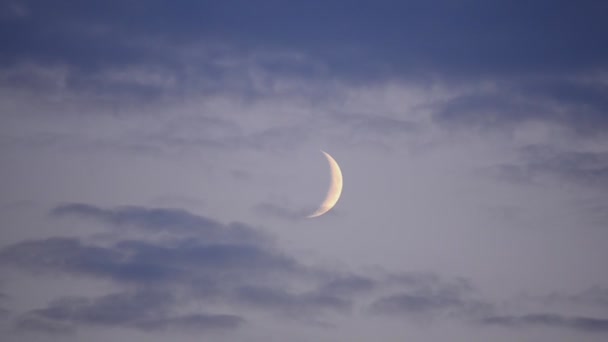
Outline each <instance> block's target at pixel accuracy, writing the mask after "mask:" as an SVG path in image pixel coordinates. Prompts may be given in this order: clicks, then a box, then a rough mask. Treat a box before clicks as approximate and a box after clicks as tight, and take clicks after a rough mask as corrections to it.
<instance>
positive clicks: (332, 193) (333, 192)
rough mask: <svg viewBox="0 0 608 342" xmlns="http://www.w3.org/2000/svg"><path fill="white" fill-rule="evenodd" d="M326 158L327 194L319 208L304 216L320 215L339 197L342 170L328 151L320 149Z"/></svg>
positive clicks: (336, 201) (331, 206) (333, 204)
mask: <svg viewBox="0 0 608 342" xmlns="http://www.w3.org/2000/svg"><path fill="white" fill-rule="evenodd" d="M321 152H323V154H324V155H325V158H327V161H328V162H329V169H330V171H331V184H330V186H329V190H328V191H327V195H326V196H325V200H324V201H323V203H321V206H319V209H317V210H315V212H313V213H312V214H310V215H308V216H306V217H307V218H313V217H317V216H321V215H323V214H325V213H326V212H328V211H330V210H331V208H333V207H334V206H335V205H336V203H338V200H339V199H340V195H341V194H342V171H340V166H339V165H338V163H337V162H336V160H335V159H334V158H333V157H332V156H330V155H329V153H327V152H325V151H323V150H321Z"/></svg>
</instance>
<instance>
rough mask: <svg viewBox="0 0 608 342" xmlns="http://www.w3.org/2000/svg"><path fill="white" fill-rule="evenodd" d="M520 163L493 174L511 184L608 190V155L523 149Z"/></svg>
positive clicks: (538, 147)
mask: <svg viewBox="0 0 608 342" xmlns="http://www.w3.org/2000/svg"><path fill="white" fill-rule="evenodd" d="M519 152H520V162H518V163H505V164H500V165H497V166H495V167H492V168H491V169H490V170H488V171H489V172H490V174H493V175H494V176H496V177H498V178H501V179H505V180H508V181H515V182H525V183H539V182H540V183H542V182H544V181H546V180H548V179H553V180H558V181H564V180H565V181H568V182H572V183H575V184H579V185H583V186H591V187H600V188H603V187H606V186H608V152H603V151H594V152H587V151H584V152H581V151H568V150H560V149H556V148H553V147H550V146H546V145H530V146H526V147H524V148H521V149H520V151H519Z"/></svg>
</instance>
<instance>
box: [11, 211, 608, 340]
mask: <svg viewBox="0 0 608 342" xmlns="http://www.w3.org/2000/svg"><path fill="white" fill-rule="evenodd" d="M52 216H53V217H55V218H58V219H59V218H63V219H65V218H69V217H72V218H79V219H86V220H92V221H96V222H100V223H103V224H104V225H107V226H109V227H108V228H109V229H112V227H114V228H117V227H122V228H124V227H127V226H129V227H131V228H133V229H136V230H137V231H146V232H150V231H153V232H158V231H166V232H174V234H168V235H167V236H165V237H163V238H162V239H143V238H142V239H140V240H134V239H127V238H124V237H123V235H122V234H121V233H118V234H117V235H116V236H115V237H114V238H113V239H114V241H104V242H102V241H99V240H93V241H89V240H87V239H85V238H76V237H53V238H47V239H37V240H25V241H21V242H17V243H14V244H11V245H8V246H5V247H4V248H2V249H1V250H0V263H1V264H2V265H3V266H10V267H13V268H15V269H17V270H21V271H29V272H33V273H35V274H36V275H38V276H44V274H45V273H48V272H51V273H55V274H69V275H76V276H80V277H87V278H93V279H95V278H103V279H111V280H113V281H114V283H115V285H116V286H118V288H119V289H121V292H115V293H110V294H105V295H101V296H97V297H82V296H67V297H60V298H57V299H55V300H52V301H51V302H49V303H48V305H46V306H44V307H42V308H39V309H34V310H29V311H27V312H24V313H17V314H16V316H13V317H16V319H15V320H14V328H15V329H17V330H18V331H22V332H26V331H37V332H40V333H45V334H64V333H70V332H74V331H76V330H78V329H79V328H82V327H88V326H115V327H126V328H132V329H137V330H142V331H156V330H168V331H171V330H191V331H195V332H199V331H202V332H208V331H214V330H219V331H224V330H234V329H237V328H238V327H240V326H241V325H242V324H243V323H244V322H250V320H249V319H248V317H249V315H251V314H256V313H263V314H270V315H272V316H273V317H277V318H280V319H289V320H296V321H298V322H301V323H302V322H308V323H310V322H314V323H321V324H324V325H326V324H328V322H331V319H332V317H335V316H336V315H338V316H339V315H348V314H353V313H358V312H364V313H367V314H373V315H378V316H383V317H395V318H401V319H402V318H406V319H412V320H418V319H420V318H428V319H436V318H442V319H446V318H451V319H457V320H460V321H464V322H470V321H471V320H472V321H475V322H480V323H481V324H482V325H486V326H490V325H502V326H508V327H513V328H519V327H525V326H531V325H544V326H550V327H566V328H571V329H575V330H584V331H600V332H603V331H606V330H607V324H606V321H605V320H603V319H599V318H589V317H578V316H560V315H555V314H526V315H521V316H509V315H499V314H497V313H496V312H497V308H498V307H497V305H496V304H494V303H492V302H490V301H487V300H484V299H482V298H480V297H479V293H478V292H477V291H476V290H475V287H474V286H473V285H472V284H471V283H470V282H469V281H468V280H466V279H464V278H446V277H442V276H440V275H438V274H434V273H428V272H427V273H424V272H401V273H393V272H384V271H382V272H380V273H378V272H376V273H374V274H371V273H370V274H367V273H356V272H349V271H347V270H340V269H333V268H326V267H323V266H322V265H304V264H303V263H302V262H300V261H299V260H298V259H297V258H295V257H293V256H290V255H288V254H286V253H285V252H282V251H281V250H280V249H279V248H278V247H277V246H276V245H275V244H274V243H273V242H272V239H270V238H268V237H267V236H264V237H263V238H262V237H260V236H258V233H257V230H254V229H253V228H250V227H249V226H248V225H246V224H239V225H238V226H237V227H236V228H235V229H232V228H234V227H233V226H231V225H227V224H224V223H221V222H218V221H215V220H212V219H209V218H206V217H203V216H199V215H194V214H192V213H190V212H187V211H184V210H174V209H167V208H146V207H135V206H130V207H116V208H102V207H97V206H93V205H88V204H69V205H61V206H58V207H56V208H55V209H54V210H52ZM123 233H124V230H123ZM602 295H603V293H601V292H598V291H595V292H590V293H587V294H586V295H585V296H583V297H584V300H586V301H587V302H588V301H590V300H593V301H595V300H597V299H598V298H603V297H601V296H602ZM583 297H581V298H583ZM577 298H578V297H577ZM581 298H579V299H580V300H582V299H581ZM186 303H190V304H191V303H199V304H202V307H205V311H204V312H201V311H200V310H194V311H192V306H191V305H190V306H188V305H185V304H186ZM186 309H187V310H186ZM360 309H363V311H361V310H360ZM214 311H216V313H215V312H214Z"/></svg>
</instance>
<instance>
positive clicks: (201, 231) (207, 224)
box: [51, 203, 269, 244]
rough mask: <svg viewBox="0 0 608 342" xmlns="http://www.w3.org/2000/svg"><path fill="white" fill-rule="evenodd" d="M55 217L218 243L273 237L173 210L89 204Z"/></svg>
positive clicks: (60, 208)
mask: <svg viewBox="0 0 608 342" xmlns="http://www.w3.org/2000/svg"><path fill="white" fill-rule="evenodd" d="M51 215H52V216H55V217H82V218H86V219H91V220H95V221H99V222H101V223H104V224H108V225H110V226H115V227H120V228H129V227H131V228H135V229H141V230H144V231H150V232H170V233H172V234H196V235H199V236H204V237H205V239H207V240H210V241H214V242H251V243H254V244H258V243H263V242H265V241H267V240H268V239H269V237H268V236H267V235H266V234H264V233H263V232H262V231H259V230H256V229H254V228H252V227H250V226H247V225H245V224H242V223H238V222H234V223H230V224H227V225H226V224H222V223H220V222H217V221H215V220H212V219H209V218H207V217H204V216H200V215H194V214H191V213H189V212H188V211H185V210H181V209H171V208H145V207H138V206H123V207H117V208H112V209H104V208H99V207H96V206H93V205H89V204H82V203H72V204H64V205H60V206H58V207H56V208H54V209H53V210H51Z"/></svg>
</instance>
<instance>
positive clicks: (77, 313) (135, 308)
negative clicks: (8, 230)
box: [16, 290, 244, 333]
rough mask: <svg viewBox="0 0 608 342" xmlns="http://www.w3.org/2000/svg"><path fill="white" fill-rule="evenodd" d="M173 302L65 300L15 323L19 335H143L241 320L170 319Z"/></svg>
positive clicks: (142, 297) (140, 295)
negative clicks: (78, 330)
mask: <svg viewBox="0 0 608 342" xmlns="http://www.w3.org/2000/svg"><path fill="white" fill-rule="evenodd" d="M174 304H175V298H174V297H173V296H172V295H170V294H168V293H166V292H165V293H163V292H150V291H141V290H140V291H135V292H125V293H115V294H110V295H105V296H102V297H99V298H95V299H89V298H84V297H66V298H61V299H57V300H55V301H53V302H52V303H50V304H49V305H48V306H47V307H46V308H43V309H37V310H32V311H29V312H27V313H25V314H23V315H21V316H20V317H19V318H18V319H17V324H16V328H17V329H18V330H20V331H42V332H52V333H68V332H72V331H73V329H74V328H75V326H78V325H87V326H122V327H131V328H136V329H140V330H145V331H156V330H172V329H179V330H182V331H183V330H184V329H185V330H195V331H196V332H201V331H207V330H215V329H223V330H226V329H234V328H237V327H238V326H239V325H240V324H241V323H243V322H244V319H243V318H241V317H239V316H235V315H225V314H221V315H210V314H201V313H195V314H185V315H171V314H170V311H171V309H172V307H173V305H174Z"/></svg>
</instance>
